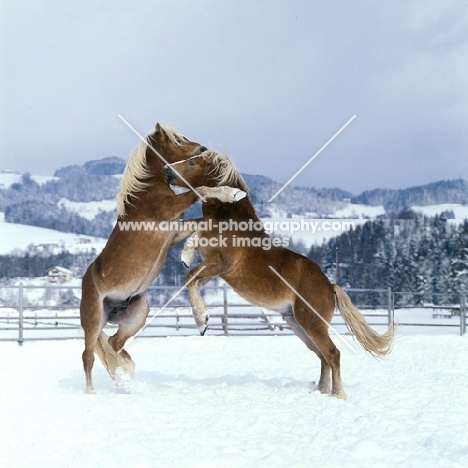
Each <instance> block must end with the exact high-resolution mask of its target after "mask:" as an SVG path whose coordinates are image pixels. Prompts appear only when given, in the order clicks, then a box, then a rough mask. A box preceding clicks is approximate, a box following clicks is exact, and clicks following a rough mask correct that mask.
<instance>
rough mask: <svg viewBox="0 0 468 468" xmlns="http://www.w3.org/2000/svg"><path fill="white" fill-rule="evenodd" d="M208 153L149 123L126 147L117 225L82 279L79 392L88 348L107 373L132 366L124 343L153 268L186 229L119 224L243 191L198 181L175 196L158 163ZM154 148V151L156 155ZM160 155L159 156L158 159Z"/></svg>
mask: <svg viewBox="0 0 468 468" xmlns="http://www.w3.org/2000/svg"><path fill="white" fill-rule="evenodd" d="M204 151H207V148H206V147H205V146H202V145H201V144H199V143H196V142H194V141H190V140H189V139H188V138H186V137H185V136H183V135H182V134H180V133H179V132H177V131H175V130H174V129H173V128H171V127H166V126H165V127H162V126H161V125H160V124H159V123H158V124H156V128H155V130H154V132H152V133H150V134H148V135H147V136H146V138H145V139H144V141H142V143H140V144H139V145H138V146H137V147H136V148H135V149H134V150H133V152H132V153H131V155H130V158H129V160H128V162H127V165H126V168H125V171H124V174H123V177H122V181H121V188H120V192H119V194H118V195H117V197H116V201H117V215H118V218H117V223H116V225H115V227H114V229H113V231H112V233H111V235H110V237H109V239H108V240H107V243H106V245H105V247H104V249H103V250H102V252H101V253H100V254H99V256H98V257H97V258H96V259H95V260H94V261H93V262H92V263H91V264H90V265H89V267H88V269H87V271H86V273H85V275H84V276H83V280H82V299H81V303H80V321H81V327H82V329H83V331H84V342H85V343H84V344H85V348H84V352H83V354H82V359H83V368H84V372H85V376H86V389H85V391H86V393H95V390H94V386H93V381H92V368H93V365H94V360H95V358H94V353H95V352H96V354H97V355H98V356H99V358H100V359H101V361H102V363H103V364H104V367H105V368H106V369H107V371H108V372H109V374H110V376H111V377H112V378H114V379H115V377H116V372H117V369H118V368H121V369H122V370H123V371H124V372H125V373H127V374H129V375H133V373H134V367H135V364H134V362H133V360H132V359H131V357H130V355H129V354H128V352H127V351H125V350H124V349H123V347H124V345H125V342H126V341H127V339H128V338H130V337H132V336H133V335H134V334H135V333H136V332H137V331H138V330H139V329H140V328H141V327H142V326H143V325H144V323H145V320H146V318H147V316H148V313H149V305H148V302H147V300H146V298H145V296H144V293H145V291H146V289H147V288H148V286H149V285H150V284H151V283H152V282H153V281H154V279H155V278H156V277H157V275H158V274H159V272H160V270H161V268H162V265H163V263H164V260H165V259H166V255H167V251H168V249H169V247H170V246H171V245H173V244H175V243H176V242H178V241H180V240H183V239H184V238H186V237H187V236H188V235H190V234H191V233H192V232H193V230H194V229H195V227H193V228H192V230H189V229H186V230H184V229H181V230H172V231H169V230H157V227H156V228H155V229H154V230H133V231H132V230H125V229H121V226H122V223H123V222H126V225H127V226H128V225H129V223H132V222H135V223H141V222H143V221H146V220H148V219H151V220H153V221H155V222H156V226H157V222H158V221H159V222H163V221H166V222H167V221H169V222H170V221H171V220H175V219H181V217H182V215H183V212H184V211H185V210H187V209H188V208H189V207H190V206H191V205H192V204H193V203H195V202H196V201H197V200H198V199H199V197H200V196H201V197H206V198H209V197H219V198H220V199H223V200H224V201H225V202H232V201H236V200H237V198H238V197H240V196H242V192H241V191H240V190H239V189H230V188H226V187H224V188H209V187H199V188H198V189H196V190H190V191H188V192H186V193H182V194H179V195H176V194H175V193H174V191H173V190H172V189H171V188H170V187H169V184H168V183H167V179H166V176H165V175H164V173H163V167H164V165H165V164H166V163H167V162H171V163H173V162H177V161H180V160H184V159H187V158H190V157H193V156H196V155H198V154H201V153H203V152H204ZM158 153H159V154H158ZM162 158H164V160H163V159H162ZM107 323H110V324H116V325H118V330H117V332H116V333H115V334H114V335H113V336H111V337H109V338H108V337H107V335H106V334H105V333H104V332H103V328H104V326H105V325H106V324H107Z"/></svg>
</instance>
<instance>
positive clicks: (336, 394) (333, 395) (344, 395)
mask: <svg viewBox="0 0 468 468" xmlns="http://www.w3.org/2000/svg"><path fill="white" fill-rule="evenodd" d="M331 396H332V397H335V398H339V399H340V400H346V399H347V398H348V395H346V393H345V392H339V393H332V394H331Z"/></svg>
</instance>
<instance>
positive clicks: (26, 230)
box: [0, 212, 106, 255]
mask: <svg viewBox="0 0 468 468" xmlns="http://www.w3.org/2000/svg"><path fill="white" fill-rule="evenodd" d="M0 240H1V242H0V255H4V254H8V253H10V252H12V251H13V250H15V249H19V250H22V251H28V249H29V246H30V245H32V246H34V249H40V248H41V244H43V245H48V246H51V245H57V247H62V246H65V247H66V248H67V249H68V250H70V251H74V250H76V249H78V250H84V249H91V248H95V249H96V250H97V252H100V251H101V250H102V248H103V247H104V245H105V242H106V240H105V239H100V238H97V237H90V236H82V235H79V234H73V233H69V232H60V231H55V230H53V229H45V228H40V227H36V226H28V225H26V224H14V223H7V222H5V215H4V213H1V212H0Z"/></svg>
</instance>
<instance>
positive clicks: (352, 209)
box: [330, 203, 385, 219]
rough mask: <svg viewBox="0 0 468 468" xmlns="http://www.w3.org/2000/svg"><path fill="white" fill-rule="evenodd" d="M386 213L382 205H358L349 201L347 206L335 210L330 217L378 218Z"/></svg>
mask: <svg viewBox="0 0 468 468" xmlns="http://www.w3.org/2000/svg"><path fill="white" fill-rule="evenodd" d="M384 214H385V208H384V207H383V206H382V205H377V206H370V205H358V204H354V203H349V204H348V205H347V206H346V207H345V208H342V209H340V210H337V211H335V213H333V215H332V216H330V218H370V219H372V218H376V217H377V216H381V215H384Z"/></svg>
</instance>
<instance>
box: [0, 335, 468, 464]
mask: <svg viewBox="0 0 468 468" xmlns="http://www.w3.org/2000/svg"><path fill="white" fill-rule="evenodd" d="M345 339H346V340H349V342H350V343H351V341H352V339H351V338H350V337H345ZM335 342H336V343H337V345H338V347H339V348H340V350H341V356H342V377H343V383H344V387H345V390H346V391H347V393H348V400H346V401H341V400H337V399H334V398H331V397H329V396H326V395H321V394H319V393H317V392H314V391H312V390H311V388H312V386H311V380H313V379H315V380H316V379H317V378H318V376H319V368H320V366H319V361H318V359H317V358H316V357H315V356H313V355H312V354H311V353H310V352H309V351H308V350H307V348H306V347H305V346H304V345H303V344H302V343H301V342H300V341H299V340H298V339H297V338H296V337H294V336H285V337H279V336H269V337H229V338H226V337H209V336H205V337H186V338H182V337H172V338H155V339H137V340H136V341H134V342H133V343H132V344H131V345H130V346H129V351H130V353H131V354H132V356H133V358H134V360H135V362H136V363H137V371H136V375H135V379H134V381H132V382H121V385H120V387H116V385H115V384H114V383H113V382H112V381H111V379H110V378H109V377H108V375H107V373H106V372H105V370H104V369H103V367H102V365H101V364H100V363H99V362H98V360H96V365H95V368H94V376H95V386H96V389H97V392H98V393H97V394H96V395H85V394H83V387H84V375H83V371H82V368H81V352H82V350H83V342H82V340H68V341H59V342H27V343H25V344H24V346H23V347H19V346H17V345H16V344H14V343H0V355H1V365H0V379H1V381H2V392H1V397H0V421H1V422H0V464H1V465H2V466H5V467H9V468H15V467H24V466H34V467H70V468H74V467H89V468H92V467H106V466H113V467H128V466H132V467H156V466H161V467H180V466H183V467H259V466H261V467H285V466H288V467H313V466H323V467H351V468H352V467H359V468H361V467H364V468H365V467H371V468H374V467H394V466H398V467H403V468H404V467H414V466H425V467H435V466H437V467H450V468H456V467H461V466H465V465H466V463H467V462H468V440H467V438H466V427H467V424H468V412H467V411H466V405H467V403H468V389H467V385H466V383H467V377H468V375H467V368H466V359H465V357H466V355H467V352H468V337H467V336H465V337H458V336H438V335H433V336H418V335H416V336H406V337H404V338H401V339H399V340H398V341H397V342H396V343H395V347H394V350H393V352H392V353H391V354H390V355H389V356H388V357H387V358H386V359H384V360H382V361H377V360H375V359H373V358H372V357H370V356H368V355H367V354H365V353H364V351H361V350H360V351H359V352H358V353H353V352H351V351H350V350H349V349H348V347H347V346H344V345H343V344H342V343H341V342H340V341H338V340H336V339H335ZM353 344H354V347H356V344H355V343H353Z"/></svg>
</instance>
